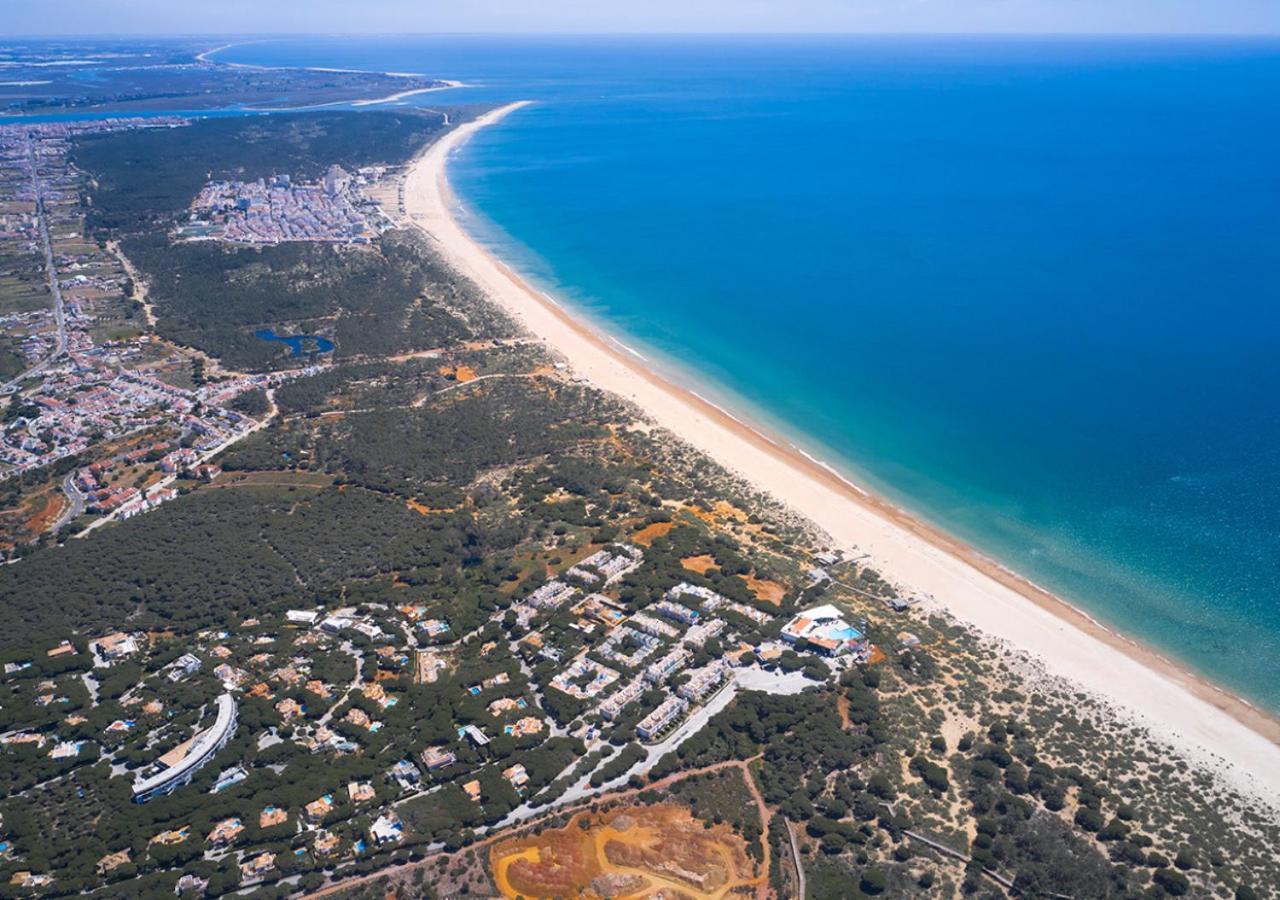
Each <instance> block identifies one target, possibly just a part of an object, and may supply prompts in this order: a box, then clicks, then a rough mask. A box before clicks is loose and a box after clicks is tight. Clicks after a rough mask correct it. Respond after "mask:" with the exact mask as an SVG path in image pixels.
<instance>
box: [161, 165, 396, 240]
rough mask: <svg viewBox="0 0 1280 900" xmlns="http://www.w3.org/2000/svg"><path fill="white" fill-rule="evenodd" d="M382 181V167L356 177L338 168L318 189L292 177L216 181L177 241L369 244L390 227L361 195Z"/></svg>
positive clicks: (199, 198)
mask: <svg viewBox="0 0 1280 900" xmlns="http://www.w3.org/2000/svg"><path fill="white" fill-rule="evenodd" d="M380 175H381V170H380V169H378V168H376V167H372V168H369V169H361V170H360V171H359V172H358V173H356V174H355V175H351V174H349V173H348V172H346V171H345V170H344V169H343V168H342V167H341V166H336V165H335V166H330V167H329V171H328V172H327V173H326V174H325V176H324V179H323V181H321V182H320V183H318V184H295V183H294V182H293V179H292V178H291V177H290V176H289V175H275V176H273V177H272V178H271V179H265V178H259V179H258V180H257V181H213V182H210V183H209V184H207V185H205V186H204V188H202V189H201V191H200V193H199V194H197V195H196V198H195V200H194V201H192V204H191V210H190V215H189V218H188V221H187V222H186V223H185V224H183V225H182V226H181V227H180V228H179V229H178V232H177V237H178V238H180V239H184V240H222V241H230V242H233V243H241V244H278V243H281V242H283V241H323V242H327V243H346V244H367V243H369V242H370V241H372V240H373V239H374V238H375V237H377V235H378V234H379V233H381V232H382V231H383V230H385V229H386V228H387V227H388V225H389V224H390V223H389V222H388V221H387V220H386V219H385V217H384V216H383V215H382V213H381V212H380V211H379V210H378V208H377V204H375V203H374V202H373V201H371V200H370V199H368V198H367V197H365V196H364V195H363V194H362V193H361V192H360V190H359V187H360V186H361V185H363V184H365V183H367V181H368V180H376V178H378V177H379V176H380Z"/></svg>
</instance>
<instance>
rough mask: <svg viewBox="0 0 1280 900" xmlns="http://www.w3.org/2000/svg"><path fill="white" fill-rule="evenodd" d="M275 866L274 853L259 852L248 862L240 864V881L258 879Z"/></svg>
mask: <svg viewBox="0 0 1280 900" xmlns="http://www.w3.org/2000/svg"><path fill="white" fill-rule="evenodd" d="M275 867H276V855H275V854H274V853H259V854H258V855H257V856H255V857H254V858H253V859H251V860H249V861H248V862H242V863H241V864H240V881H241V883H244V882H248V881H255V880H257V879H260V878H262V877H263V876H265V875H266V874H267V873H268V872H270V871H271V870H272V869H274V868H275Z"/></svg>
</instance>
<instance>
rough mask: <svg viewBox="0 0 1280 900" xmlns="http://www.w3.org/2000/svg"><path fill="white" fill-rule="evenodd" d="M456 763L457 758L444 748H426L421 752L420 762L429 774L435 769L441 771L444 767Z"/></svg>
mask: <svg viewBox="0 0 1280 900" xmlns="http://www.w3.org/2000/svg"><path fill="white" fill-rule="evenodd" d="M457 761H458V757H456V756H454V755H453V753H451V752H449V751H448V750H447V749H445V748H444V747H428V748H427V749H426V750H423V751H422V762H423V763H424V764H425V765H426V767H427V770H428V771H430V772H434V771H435V770H436V769H443V768H444V767H445V766H451V765H453V764H454V763H456V762H457Z"/></svg>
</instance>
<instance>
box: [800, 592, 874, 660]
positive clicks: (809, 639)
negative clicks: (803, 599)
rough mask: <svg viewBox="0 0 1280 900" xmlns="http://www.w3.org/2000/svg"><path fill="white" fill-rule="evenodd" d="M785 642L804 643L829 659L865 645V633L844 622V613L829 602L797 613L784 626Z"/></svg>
mask: <svg viewBox="0 0 1280 900" xmlns="http://www.w3.org/2000/svg"><path fill="white" fill-rule="evenodd" d="M782 639H783V640H784V641H787V642H788V643H791V644H805V645H807V646H809V647H812V648H813V649H815V650H817V651H818V652H819V653H823V654H825V655H827V656H840V655H842V654H844V653H850V652H853V651H855V650H858V649H860V648H861V647H862V646H863V637H862V632H861V631H859V630H858V629H856V628H854V627H853V626H852V625H850V624H848V623H847V622H845V620H844V614H843V613H841V612H840V610H838V609H837V608H836V607H834V606H832V605H831V604H829V603H826V604H823V605H822V606H815V607H813V608H812V609H808V610H805V611H804V612H801V613H799V614H797V615H796V616H795V618H793V619H792V620H791V621H790V622H788V623H787V624H786V625H784V626H783V628H782Z"/></svg>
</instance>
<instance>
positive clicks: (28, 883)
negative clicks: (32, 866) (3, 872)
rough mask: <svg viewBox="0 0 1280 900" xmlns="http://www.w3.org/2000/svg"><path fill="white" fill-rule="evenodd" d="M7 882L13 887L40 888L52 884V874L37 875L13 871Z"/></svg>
mask: <svg viewBox="0 0 1280 900" xmlns="http://www.w3.org/2000/svg"><path fill="white" fill-rule="evenodd" d="M9 884H11V885H13V886H14V887H23V888H41V887H46V886H47V885H50V884H53V876H52V875H48V874H44V873H41V874H39V875H37V874H35V873H33V872H26V871H24V872H14V873H13V877H12V878H10V879H9Z"/></svg>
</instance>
